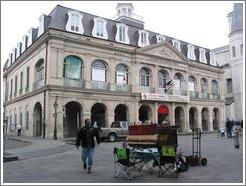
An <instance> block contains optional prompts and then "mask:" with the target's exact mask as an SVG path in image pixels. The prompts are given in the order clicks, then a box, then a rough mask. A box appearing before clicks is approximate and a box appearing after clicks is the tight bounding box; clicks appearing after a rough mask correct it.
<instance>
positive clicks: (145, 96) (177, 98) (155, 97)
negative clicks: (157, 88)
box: [141, 93, 190, 103]
mask: <svg viewBox="0 0 246 186" xmlns="http://www.w3.org/2000/svg"><path fill="white" fill-rule="evenodd" d="M141 99H142V100H148V101H167V102H182V103H188V102H190V98H189V97H188V96H181V95H167V94H152V93H141Z"/></svg>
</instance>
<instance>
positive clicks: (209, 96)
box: [207, 78, 212, 99]
mask: <svg viewBox="0 0 246 186" xmlns="http://www.w3.org/2000/svg"><path fill="white" fill-rule="evenodd" d="M207 81H208V82H207V83H208V84H207V85H208V86H207V94H208V97H207V98H208V99H210V98H212V95H211V79H210V78H207Z"/></svg>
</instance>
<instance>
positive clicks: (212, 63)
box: [209, 52, 217, 66]
mask: <svg viewBox="0 0 246 186" xmlns="http://www.w3.org/2000/svg"><path fill="white" fill-rule="evenodd" d="M209 55H210V65H213V66H217V64H216V61H215V53H213V52H210V53H209Z"/></svg>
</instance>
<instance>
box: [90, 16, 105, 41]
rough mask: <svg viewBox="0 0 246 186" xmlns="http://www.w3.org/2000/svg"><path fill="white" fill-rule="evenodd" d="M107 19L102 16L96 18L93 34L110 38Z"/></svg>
mask: <svg viewBox="0 0 246 186" xmlns="http://www.w3.org/2000/svg"><path fill="white" fill-rule="evenodd" d="M106 25H107V21H106V20H105V19H102V18H100V17H95V18H94V28H93V30H92V35H93V36H94V37H100V38H103V39H108V33H107V29H106Z"/></svg>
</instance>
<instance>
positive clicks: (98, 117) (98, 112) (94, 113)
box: [91, 103, 106, 127]
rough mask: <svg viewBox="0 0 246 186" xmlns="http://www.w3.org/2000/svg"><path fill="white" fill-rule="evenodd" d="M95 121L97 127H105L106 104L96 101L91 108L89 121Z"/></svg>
mask: <svg viewBox="0 0 246 186" xmlns="http://www.w3.org/2000/svg"><path fill="white" fill-rule="evenodd" d="M95 121H96V122H97V126H98V127H106V106H105V105H104V104H102V103H96V104H95V105H93V106H92V108H91V123H94V122H95Z"/></svg>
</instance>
